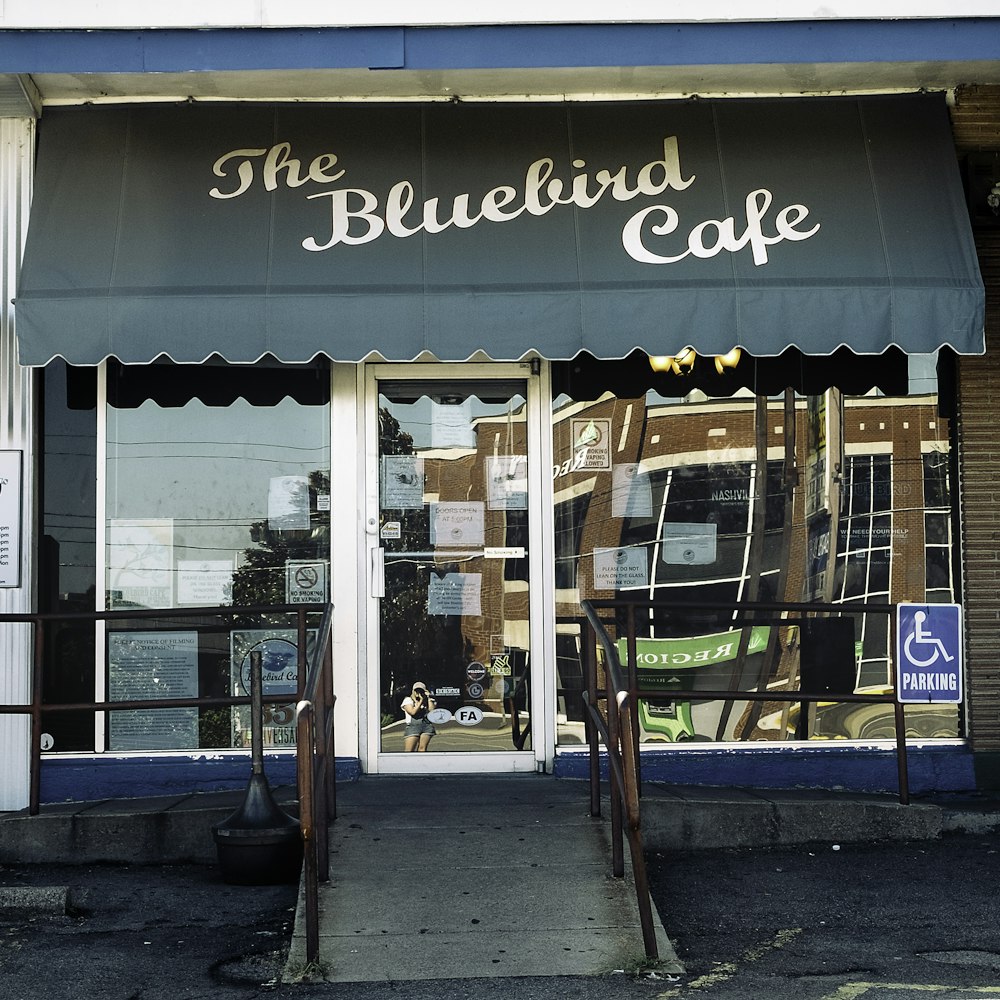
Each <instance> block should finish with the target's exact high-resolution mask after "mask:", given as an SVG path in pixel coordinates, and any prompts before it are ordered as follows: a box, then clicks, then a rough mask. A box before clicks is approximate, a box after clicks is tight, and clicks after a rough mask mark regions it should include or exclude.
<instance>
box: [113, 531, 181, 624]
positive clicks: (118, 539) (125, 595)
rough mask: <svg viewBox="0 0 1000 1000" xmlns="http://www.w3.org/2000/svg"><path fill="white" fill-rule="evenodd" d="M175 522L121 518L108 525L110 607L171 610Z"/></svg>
mask: <svg viewBox="0 0 1000 1000" xmlns="http://www.w3.org/2000/svg"><path fill="white" fill-rule="evenodd" d="M173 552H174V522H173V521H172V520H170V519H169V518H156V519H150V520H147V521H140V520H132V519H129V518H121V519H115V520H112V521H111V523H110V524H109V525H108V590H109V591H110V606H111V607H113V608H114V607H121V606H122V605H133V606H137V607H144V608H169V607H171V605H172V598H173V593H172V587H171V583H172V581H171V578H170V572H171V567H172V563H173Z"/></svg>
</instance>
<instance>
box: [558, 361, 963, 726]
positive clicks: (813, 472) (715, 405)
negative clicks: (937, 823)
mask: <svg viewBox="0 0 1000 1000" xmlns="http://www.w3.org/2000/svg"><path fill="white" fill-rule="evenodd" d="M775 360H780V359H775ZM865 360H866V361H867V359H865ZM754 363H755V364H757V365H758V368H757V369H756V371H757V372H758V374H760V377H761V381H762V383H766V382H767V380H768V379H769V378H771V376H772V375H773V371H774V369H773V368H767V366H766V365H765V364H764V362H762V361H759V360H758V361H755V362H754ZM615 364H616V363H609V362H605V363H604V365H605V367H606V371H605V372H604V373H601V372H600V371H598V370H597V369H596V368H595V367H589V366H588V365H587V363H586V362H585V361H584V362H570V363H567V364H566V365H565V366H564V368H562V369H559V370H557V372H556V373H555V375H554V381H555V384H556V385H557V386H558V387H559V388H560V389H561V390H562V395H561V396H559V397H557V398H556V399H555V400H554V404H553V454H554V467H553V476H554V490H555V500H556V522H557V526H558V532H557V566H556V577H557V581H562V582H564V583H567V584H568V583H569V582H570V581H573V586H572V587H570V586H567V587H566V588H565V589H563V590H560V591H559V592H558V594H557V600H558V604H557V616H558V620H559V621H560V622H561V624H560V626H559V628H560V636H561V641H562V645H561V647H560V649H561V652H562V655H561V656H560V658H559V681H558V683H559V686H560V695H561V700H560V705H561V714H560V718H559V740H560V743H563V744H571V743H575V742H577V741H578V740H579V738H580V733H581V731H582V721H581V720H582V714H581V713H580V710H579V708H578V707H577V706H576V698H577V697H578V695H577V694H576V690H577V688H578V687H579V686H580V678H581V672H580V668H579V662H578V660H576V661H574V659H573V655H574V651H573V648H572V644H571V642H570V638H571V637H573V636H577V637H578V635H579V630H578V627H577V626H576V625H574V624H573V616H574V614H577V613H578V604H579V601H580V600H581V599H584V598H588V597H589V598H597V599H600V598H613V597H617V598H628V597H639V598H642V599H656V600H659V599H679V600H684V601H689V602H697V601H704V602H710V601H722V602H729V603H730V604H733V605H735V604H736V603H738V602H741V601H753V600H758V601H772V600H773V601H782V602H799V601H802V602H828V603H837V604H841V605H843V606H844V613H843V615H842V616H841V617H842V618H846V619H847V620H848V621H849V622H851V623H852V624H853V643H851V642H846V643H844V644H842V645H841V646H840V647H838V648H839V649H840V654H839V655H840V660H841V661H842V662H840V664H839V665H838V666H837V667H836V668H834V667H832V666H831V667H829V668H828V667H824V668H823V669H831V670H833V669H836V670H838V671H842V676H841V677H840V679H838V682H837V684H834V685H832V687H831V689H832V690H836V689H839V687H838V685H840V684H841V683H842V684H843V686H847V687H850V688H853V689H854V690H857V691H867V692H884V691H888V690H891V686H892V683H893V678H892V677H891V663H892V658H891V648H890V643H891V642H892V637H891V630H890V627H889V621H888V616H887V615H876V614H874V613H872V614H859V613H851V606H852V605H857V604H861V603H888V602H898V601H925V600H926V601H945V602H950V601H954V599H955V569H956V564H955V553H954V550H953V541H952V540H953V538H954V533H953V529H952V518H953V510H952V492H951V489H950V454H951V432H950V426H949V420H948V418H947V416H946V415H945V414H943V413H942V412H940V409H939V399H938V387H937V378H938V376H937V367H936V365H935V359H934V358H924V359H913V358H910V359H907V358H905V357H902V358H901V357H894V358H888V357H885V358H883V359H880V365H881V367H879V366H876V367H875V368H873V369H872V371H874V375H873V376H872V378H873V381H874V387H867V386H865V387H863V388H861V389H860V392H859V393H858V394H850V395H848V394H846V393H845V392H843V391H841V390H839V389H837V388H836V387H829V388H827V387H822V388H814V387H813V385H807V383H808V382H809V378H807V377H806V376H805V374H800V376H794V373H793V377H790V378H788V380H787V382H786V384H787V385H789V386H791V388H790V389H788V390H786V391H785V393H784V394H782V393H781V390H780V388H779V386H780V381H779V383H778V385H768V386H767V390H766V391H767V392H769V393H773V394H774V395H770V396H757V395H755V394H754V392H753V385H752V378H751V379H749V381H748V379H747V378H744V382H743V383H742V384H736V385H730V386H729V387H728V388H727V387H726V386H725V384H724V382H723V381H721V380H720V379H714V380H713V376H712V375H711V374H708V375H706V376H704V377H703V378H702V381H700V382H699V381H698V378H697V377H696V378H695V379H693V380H689V381H685V379H684V378H683V377H677V376H661V375H656V376H647V377H645V385H643V382H644V379H643V378H642V377H638V376H639V375H640V369H639V368H638V367H636V366H635V365H634V364H633V360H632V359H627V360H626V361H624V362H620V363H617V364H618V365H619V367H621V369H622V371H615V370H613V369H614V368H615ZM859 364H860V362H859V359H856V358H855V359H854V365H851V364H847V365H846V366H845V365H843V364H841V365H839V366H838V365H832V366H831V371H832V372H833V377H834V378H836V377H838V373H841V374H842V375H843V379H844V384H847V385H848V386H849V387H850V388H858V385H857V383H858V378H859V376H858V372H857V371H856V370H855V367H856V366H857V365H859ZM626 369H627V377H626V374H623V373H624V372H625V370H626ZM876 369H877V370H876ZM804 371H805V369H803V372H804ZM782 372H783V373H784V374H785V375H787V374H788V372H789V369H788V368H787V366H786V367H785V368H784V369H782ZM815 374H816V373H815V371H813V373H812V376H810V377H812V378H813V379H814V382H815V378H814V377H815ZM780 376H781V373H780V372H779V375H775V376H774V379H779V378H780ZM862 377H863V376H862ZM666 379H670V380H671V381H670V382H669V386H668V385H667V382H666ZM630 384H631V387H632V388H631V390H630V389H629V385H630ZM647 385H648V386H654V387H653V388H648V389H646V388H645V386H647ZM879 385H882V386H884V387H885V388H883V389H880V388H878V386H879ZM803 386H807V388H806V391H802V389H803ZM796 389H797V390H798V391H796ZM807 393H808V394H807ZM587 424H592V425H593V426H594V427H596V428H597V429H598V431H599V432H600V434H599V435H598V436H597V438H595V442H594V443H590V444H581V441H580V437H579V428H580V426H581V425H587ZM604 442H606V443H604ZM584 448H586V454H583V455H581V452H582V451H583V450H584ZM622 467H629V468H632V469H634V470H636V475H635V477H634V480H633V481H634V482H637V483H638V482H641V484H642V485H641V489H640V491H639V494H638V500H636V499H635V496H634V495H633V498H632V502H630V503H629V504H628V505H623V504H622V503H620V502H619V503H618V504H617V505H616V503H615V493H616V482H618V481H620V480H619V478H618V477H619V475H620V474H619V470H620V469H621V468H622ZM609 552H610V553H613V554H614V556H613V561H609V556H608V555H607V553H609ZM643 614H644V615H646V612H643ZM736 617H737V615H736V612H735V611H734V610H732V609H730V610H728V611H726V612H716V613H712V614H709V613H707V612H706V613H705V614H697V615H691V614H690V613H689V614H688V615H687V616H686V617H685V616H680V615H678V614H677V613H676V612H674V613H671V612H668V611H665V610H663V609H654V610H653V611H651V612H649V613H648V622H647V620H646V618H644V619H643V625H642V628H641V630H640V633H639V634H640V646H639V658H640V663H639V666H640V668H642V667H643V661H644V660H645V662H646V664H647V668H648V669H647V672H646V676H645V681H644V683H649V684H652V685H653V686H662V687H663V689H664V690H665V691H666V692H669V688H670V687H671V686H673V687H676V688H693V689H695V690H698V689H704V690H709V689H713V688H714V689H716V690H718V689H729V688H730V687H737V686H745V687H746V688H747V689H757V690H760V689H763V688H764V687H765V686H770V687H772V688H773V689H780V688H787V689H795V688H797V687H798V686H799V683H798V678H799V673H800V671H801V670H804V669H805V667H806V666H808V665H809V664H806V663H805V662H804V661H803V658H804V657H806V656H810V657H811V656H813V655H814V653H813V651H812V650H811V649H808V648H806V647H805V646H803V643H802V636H801V635H800V632H801V629H800V627H799V626H798V625H791V624H789V625H782V624H775V625H772V626H770V627H768V628H765V629H764V632H762V633H760V634H759V635H757V636H756V637H753V636H751V637H750V638H749V641H748V638H747V633H748V632H749V629H748V628H743V629H742V630H741V629H740V628H739V626H738V623H736V624H734V620H735V618H736ZM741 631H742V633H743V642H742V644H741V643H740V638H741ZM755 631H756V630H755ZM848 631H849V632H850V631H851V629H850V628H848ZM622 634H623V633H622ZM685 644H686V645H685ZM730 644H732V648H731V649H730V648H729V646H730ZM720 650H721V652H720ZM814 714H815V718H814V719H811V720H810V721H809V724H808V727H807V726H806V720H799V719H798V708H797V706H792V707H791V708H789V707H788V706H787V703H778V702H775V703H748V702H745V701H744V702H739V701H736V702H735V703H734V704H727V705H721V704H719V703H710V702H698V701H696V702H694V703H691V704H680V703H677V704H675V703H673V702H671V701H670V700H669V697H664V698H663V699H656V700H651V701H650V702H649V703H648V704H644V705H643V708H642V713H641V715H640V722H641V728H642V734H643V735H642V738H643V741H644V742H646V743H655V742H684V741H691V740H706V739H709V740H783V739H795V738H797V737H801V736H802V735H803V732H806V733H807V734H808V736H809V738H819V739H869V738H890V737H892V735H893V728H892V712H891V707H889V706H861V707H859V706H856V705H832V704H830V705H821V706H819V707H818V708H817V709H816V710H815V712H814ZM907 720H908V726H909V728H910V735H911V736H912V735H920V736H927V737H940V736H956V735H958V726H959V722H958V713H957V710H956V709H955V707H954V706H933V707H931V706H926V707H925V706H913V707H911V708H908V711H907Z"/></svg>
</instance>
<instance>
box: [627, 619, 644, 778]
mask: <svg viewBox="0 0 1000 1000" xmlns="http://www.w3.org/2000/svg"><path fill="white" fill-rule="evenodd" d="M627 622H628V632H627V636H628V638H627V640H626V643H625V647H626V651H627V655H628V673H627V677H628V711H629V717H630V719H631V722H632V725H631V726H630V727H629V729H630V730H631V738H632V751H633V759H634V763H635V770H634V773H635V792H636V795H637V796H641V795H642V770H641V768H642V758H641V756H640V754H639V699H638V697H637V696H636V692H637V691H638V689H639V671H638V666H637V665H638V662H639V660H638V646H637V643H636V635H635V604H634V603H631V602H630V603H629V606H628V619H627Z"/></svg>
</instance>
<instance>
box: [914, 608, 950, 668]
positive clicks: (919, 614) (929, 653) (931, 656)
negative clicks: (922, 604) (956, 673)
mask: <svg viewBox="0 0 1000 1000" xmlns="http://www.w3.org/2000/svg"><path fill="white" fill-rule="evenodd" d="M926 620H927V613H926V612H925V611H914V612H913V631H912V632H911V633H910V634H909V635H908V636H907V637H906V642H904V643H903V652H904V653H905V655H906V658H907V660H909V661H910V663H912V664H913V665H914V666H916V667H929V666H931V665H932V664H934V663H937V661H938V657H941V659H943V660H944V662H945V663H951V661H952V660H954V659H955V657H954V656H952V655H951V654H950V653H949V652H948V650H947V649H945V648H944V643H943V642H942V641H941V640H940V639H938V638H936V637H935V636H933V635H931V633H930V632H929V631H928V630H926V629H925V628H924V622H925V621H926ZM914 646H922V647H930V648H929V649H927V648H924V649H923V650H921V652H922V653H923V654H924V657H925V658H923V659H921V657H920V656H918V655H917V654H916V653H915V652H914V651H913V647H914Z"/></svg>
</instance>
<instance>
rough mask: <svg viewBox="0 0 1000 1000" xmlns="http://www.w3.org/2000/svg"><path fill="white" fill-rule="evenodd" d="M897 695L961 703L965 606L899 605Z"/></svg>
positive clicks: (901, 698)
mask: <svg viewBox="0 0 1000 1000" xmlns="http://www.w3.org/2000/svg"><path fill="white" fill-rule="evenodd" d="M896 697H897V698H898V699H899V701H902V702H925V703H926V702H942V703H958V702H961V700H962V608H961V605H958V604H900V605H897V607H896Z"/></svg>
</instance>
